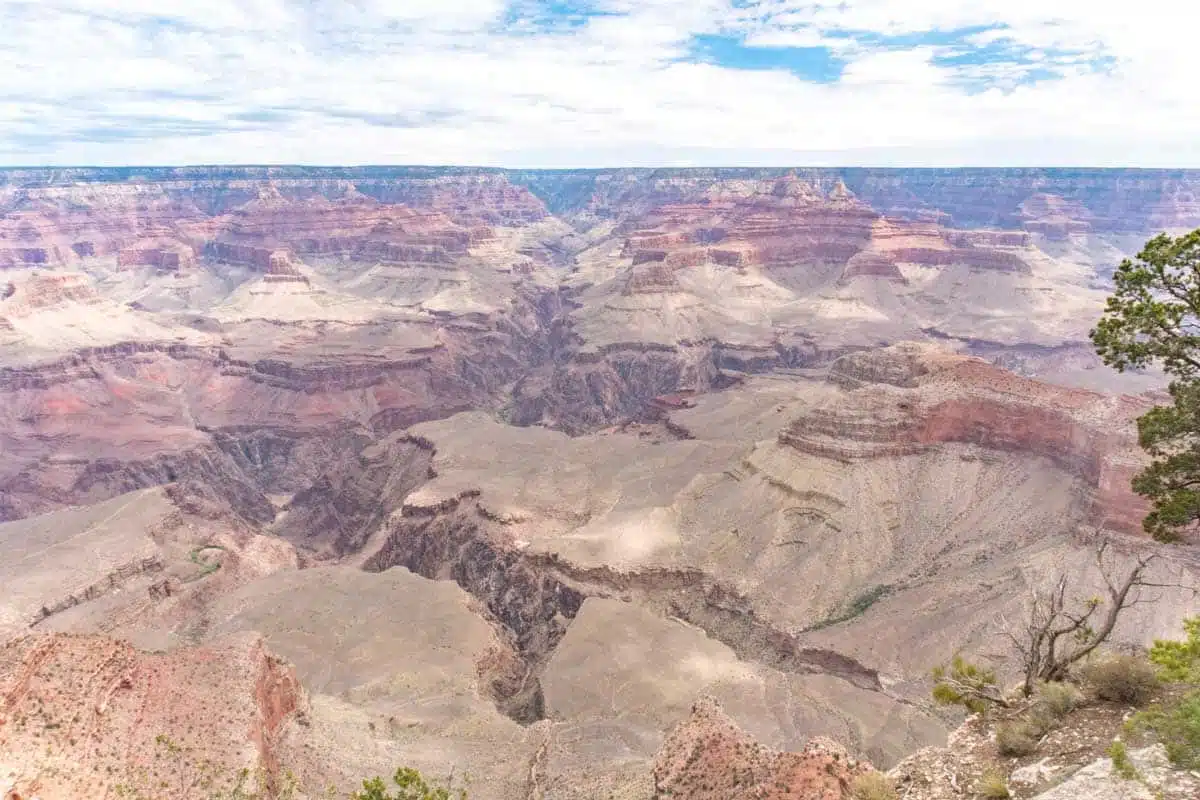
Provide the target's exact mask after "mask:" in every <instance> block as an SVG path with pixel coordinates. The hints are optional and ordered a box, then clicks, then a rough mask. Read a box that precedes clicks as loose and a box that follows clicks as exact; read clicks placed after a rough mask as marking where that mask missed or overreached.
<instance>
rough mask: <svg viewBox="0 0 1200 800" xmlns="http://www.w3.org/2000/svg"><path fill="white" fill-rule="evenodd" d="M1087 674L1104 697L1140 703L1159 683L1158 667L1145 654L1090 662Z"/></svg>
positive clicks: (1116, 701)
mask: <svg viewBox="0 0 1200 800" xmlns="http://www.w3.org/2000/svg"><path fill="white" fill-rule="evenodd" d="M1084 677H1085V679H1086V680H1087V682H1088V684H1089V685H1090V686H1091V688H1092V691H1094V692H1095V693H1096V696H1097V697H1099V698H1100V699H1102V700H1111V701H1112V702H1114V703H1128V704H1130V705H1134V706H1140V705H1143V704H1145V703H1146V701H1147V700H1149V699H1150V697H1151V695H1153V694H1154V691H1155V689H1156V688H1157V687H1158V677H1157V676H1156V675H1155V674H1154V667H1153V666H1151V664H1150V662H1148V661H1147V660H1146V659H1144V658H1142V657H1141V656H1133V655H1115V656H1109V657H1108V658H1106V659H1104V660H1103V661H1099V662H1097V663H1095V664H1092V665H1090V666H1089V667H1088V668H1087V669H1086V671H1085V673H1084Z"/></svg>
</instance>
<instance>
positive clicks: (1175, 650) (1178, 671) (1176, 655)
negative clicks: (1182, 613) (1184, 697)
mask: <svg viewBox="0 0 1200 800" xmlns="http://www.w3.org/2000/svg"><path fill="white" fill-rule="evenodd" d="M1183 628H1184V630H1185V631H1186V632H1187V638H1186V639H1184V640H1183V641H1182V642H1176V641H1171V640H1165V641H1164V640H1159V641H1156V642H1155V643H1154V646H1153V647H1151V648H1150V660H1151V661H1152V662H1153V663H1154V665H1155V666H1157V667H1158V670H1159V675H1160V676H1161V677H1162V679H1163V680H1164V681H1171V682H1173V683H1196V684H1200V617H1191V618H1190V619H1185V620H1184V621H1183Z"/></svg>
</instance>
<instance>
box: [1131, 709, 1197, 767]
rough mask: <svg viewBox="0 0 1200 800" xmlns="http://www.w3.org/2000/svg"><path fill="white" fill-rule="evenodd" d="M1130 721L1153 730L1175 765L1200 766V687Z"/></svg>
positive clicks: (1135, 726) (1137, 725)
mask: <svg viewBox="0 0 1200 800" xmlns="http://www.w3.org/2000/svg"><path fill="white" fill-rule="evenodd" d="M1130 724H1131V727H1133V728H1135V729H1141V730H1150V731H1152V732H1153V733H1154V737H1155V738H1156V739H1157V740H1158V741H1159V742H1160V743H1161V744H1162V745H1163V747H1165V748H1166V750H1167V757H1168V758H1169V759H1171V763H1172V764H1174V765H1175V766H1177V767H1179V768H1180V769H1189V770H1194V769H1200V690H1198V691H1193V692H1190V693H1188V694H1187V695H1185V696H1184V697H1183V698H1182V699H1180V700H1179V701H1177V702H1174V703H1170V704H1168V705H1166V706H1160V707H1156V708H1151V709H1149V710H1147V711H1143V712H1141V713H1139V714H1137V715H1136V716H1134V718H1133V719H1132V720H1130Z"/></svg>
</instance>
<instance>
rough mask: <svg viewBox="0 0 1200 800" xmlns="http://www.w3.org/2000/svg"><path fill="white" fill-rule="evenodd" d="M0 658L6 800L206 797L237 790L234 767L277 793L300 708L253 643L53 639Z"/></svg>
mask: <svg viewBox="0 0 1200 800" xmlns="http://www.w3.org/2000/svg"><path fill="white" fill-rule="evenodd" d="M2 656H3V657H2V658H0V719H2V720H3V724H0V781H3V783H0V786H3V787H4V788H5V790H6V791H7V792H8V794H6V795H5V796H6V797H41V798H45V800H69V799H70V798H77V797H84V796H103V795H105V794H108V793H110V792H114V791H117V789H118V787H125V791H127V792H148V793H150V794H152V795H157V794H158V793H159V792H160V791H163V790H164V787H165V790H166V791H169V793H170V796H171V797H178V798H181V799H183V800H186V799H187V798H206V797H210V796H211V792H212V791H213V790H214V787H217V788H218V789H219V790H229V789H231V788H232V787H233V786H235V785H236V784H237V782H238V780H239V778H238V775H239V771H240V770H247V772H248V774H249V775H250V776H252V778H253V780H258V779H261V780H263V781H264V783H265V784H266V785H267V786H269V787H273V786H276V785H277V781H278V780H279V779H280V778H281V777H282V776H281V774H280V765H279V762H278V759H277V757H276V754H275V744H276V742H277V740H278V738H279V736H280V734H281V732H282V730H283V727H284V726H285V725H286V724H287V722H288V720H289V719H291V718H292V717H293V715H295V714H296V713H297V712H301V711H303V709H304V708H305V706H306V702H307V701H306V699H305V696H304V693H303V690H302V689H301V688H300V685H299V682H298V681H297V680H296V677H295V674H294V673H293V672H292V670H291V667H289V666H288V665H286V664H284V663H282V662H280V661H279V660H278V659H277V658H275V657H274V656H272V655H271V654H270V653H269V652H268V651H267V650H266V648H265V646H264V644H263V642H262V639H261V638H259V637H258V636H256V635H239V636H235V637H232V638H230V639H227V640H224V641H221V642H218V643H214V644H212V645H207V646H204V647H197V648H184V649H181V650H176V651H173V652H171V653H167V654H152V653H145V652H140V651H138V650H135V649H134V648H133V647H132V646H130V645H129V644H127V643H124V642H117V641H114V640H111V639H106V638H103V637H99V636H72V635H63V634H53V635H45V636H29V637H25V638H23V639H18V640H15V641H12V642H9V643H8V644H6V645H4V646H3V653H2ZM214 706H219V708H220V713H213V710H212V709H213V708H214ZM250 785H254V783H253V782H251V783H250Z"/></svg>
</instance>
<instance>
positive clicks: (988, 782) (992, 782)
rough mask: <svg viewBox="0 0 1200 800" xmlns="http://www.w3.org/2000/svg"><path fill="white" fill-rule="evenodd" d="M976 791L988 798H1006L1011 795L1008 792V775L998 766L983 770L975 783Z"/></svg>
mask: <svg viewBox="0 0 1200 800" xmlns="http://www.w3.org/2000/svg"><path fill="white" fill-rule="evenodd" d="M975 791H976V792H977V793H978V794H979V796H980V797H986V798H988V800H1004V798H1006V797H1011V795H1010V794H1009V793H1008V776H1006V775H1005V774H1004V770H1002V769H1000V768H999V767H996V766H991V767H988V768H987V769H985V770H984V771H983V774H982V775H980V776H979V780H978V781H977V782H976V783H975Z"/></svg>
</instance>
